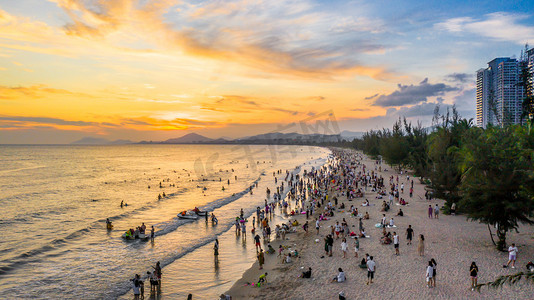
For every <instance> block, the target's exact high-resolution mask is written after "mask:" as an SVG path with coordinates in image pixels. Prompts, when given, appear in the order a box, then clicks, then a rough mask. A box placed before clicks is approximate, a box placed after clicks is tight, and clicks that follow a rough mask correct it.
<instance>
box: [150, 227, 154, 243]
mask: <svg viewBox="0 0 534 300" xmlns="http://www.w3.org/2000/svg"><path fill="white" fill-rule="evenodd" d="M154 236H155V232H154V225H152V229H150V240H151V241H154Z"/></svg>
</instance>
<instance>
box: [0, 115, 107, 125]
mask: <svg viewBox="0 0 534 300" xmlns="http://www.w3.org/2000/svg"><path fill="white" fill-rule="evenodd" d="M0 121H4V122H5V121H7V122H14V123H38V124H53V125H70V126H95V125H99V123H95V122H86V121H68V120H63V119H57V118H46V117H23V116H0Z"/></svg>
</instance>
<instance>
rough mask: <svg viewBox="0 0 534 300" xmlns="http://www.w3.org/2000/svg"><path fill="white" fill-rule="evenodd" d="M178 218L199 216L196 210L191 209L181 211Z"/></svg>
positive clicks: (196, 217)
mask: <svg viewBox="0 0 534 300" xmlns="http://www.w3.org/2000/svg"><path fill="white" fill-rule="evenodd" d="M178 218H180V219H191V220H196V219H198V216H197V215H196V214H195V213H194V212H191V211H182V212H181V213H179V214H178Z"/></svg>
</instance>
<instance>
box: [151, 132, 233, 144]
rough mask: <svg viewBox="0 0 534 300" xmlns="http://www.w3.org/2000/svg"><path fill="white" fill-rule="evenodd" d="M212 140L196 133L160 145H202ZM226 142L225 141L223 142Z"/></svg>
mask: <svg viewBox="0 0 534 300" xmlns="http://www.w3.org/2000/svg"><path fill="white" fill-rule="evenodd" d="M213 141H214V140H213V139H210V138H207V137H205V136H202V135H200V134H196V133H189V134H186V135H184V136H182V137H179V138H174V139H168V140H166V141H163V142H161V143H162V144H204V143H212V142H213ZM225 141H226V140H225Z"/></svg>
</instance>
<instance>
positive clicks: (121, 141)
mask: <svg viewBox="0 0 534 300" xmlns="http://www.w3.org/2000/svg"><path fill="white" fill-rule="evenodd" d="M133 143H134V142H132V141H130V140H114V141H112V142H109V144H111V145H127V144H133Z"/></svg>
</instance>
